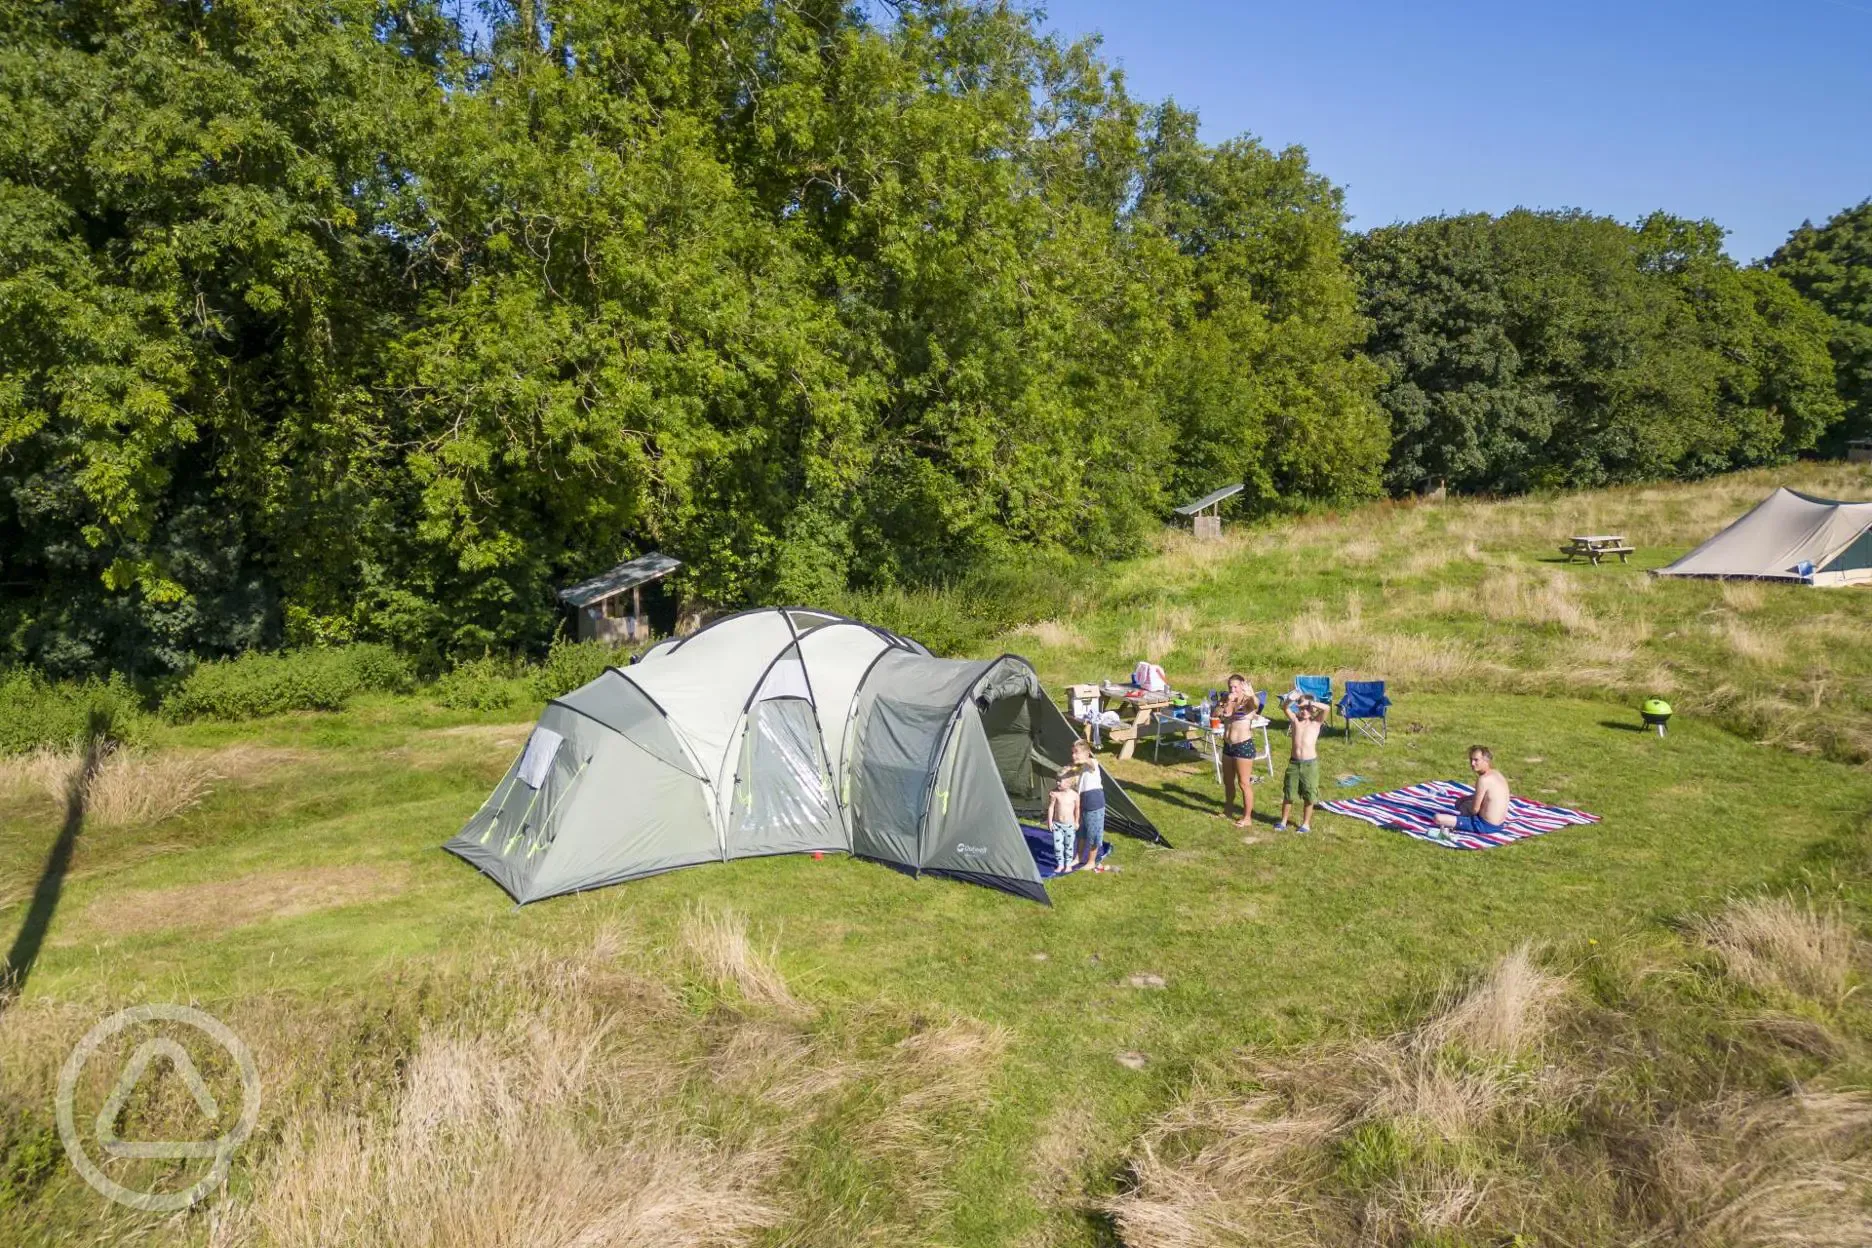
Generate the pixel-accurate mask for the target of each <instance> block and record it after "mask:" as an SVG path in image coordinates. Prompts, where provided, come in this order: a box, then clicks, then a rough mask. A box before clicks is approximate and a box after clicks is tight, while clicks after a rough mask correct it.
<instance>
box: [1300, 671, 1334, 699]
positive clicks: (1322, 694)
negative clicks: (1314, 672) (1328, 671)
mask: <svg viewBox="0 0 1872 1248" xmlns="http://www.w3.org/2000/svg"><path fill="white" fill-rule="evenodd" d="M1294 692H1295V693H1304V694H1307V695H1308V696H1309V697H1311V698H1312V699H1313V700H1314V701H1315V702H1324V703H1326V705H1328V706H1331V705H1332V677H1330V676H1296V677H1294Z"/></svg>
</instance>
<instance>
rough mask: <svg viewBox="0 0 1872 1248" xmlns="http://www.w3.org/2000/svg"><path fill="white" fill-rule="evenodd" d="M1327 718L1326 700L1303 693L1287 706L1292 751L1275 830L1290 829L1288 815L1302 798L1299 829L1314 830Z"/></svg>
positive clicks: (1298, 830) (1282, 788) (1283, 779)
mask: <svg viewBox="0 0 1872 1248" xmlns="http://www.w3.org/2000/svg"><path fill="white" fill-rule="evenodd" d="M1325 722H1326V704H1325V703H1324V702H1320V701H1318V700H1316V699H1314V698H1311V697H1308V696H1306V695H1305V694H1302V695H1301V696H1300V697H1299V698H1298V699H1296V700H1295V701H1294V702H1292V703H1291V704H1289V705H1288V707H1287V730H1288V732H1289V733H1291V734H1292V736H1293V754H1292V755H1291V756H1290V757H1289V758H1288V759H1287V774H1286V775H1285V776H1284V777H1282V780H1281V813H1280V822H1279V823H1276V824H1275V825H1274V830H1275V831H1276V832H1285V831H1286V830H1287V816H1288V815H1290V814H1292V813H1293V804H1294V800H1295V799H1296V798H1297V799H1299V802H1300V826H1299V827H1297V828H1295V829H1294V831H1296V832H1311V831H1312V830H1313V803H1315V802H1317V801H1319V737H1320V726H1321V725H1322V724H1324V723H1325Z"/></svg>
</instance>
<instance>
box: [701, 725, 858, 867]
mask: <svg viewBox="0 0 1872 1248" xmlns="http://www.w3.org/2000/svg"><path fill="white" fill-rule="evenodd" d="M742 742H743V744H742V748H741V767H740V769H739V771H738V772H737V774H736V776H735V804H734V810H735V818H734V821H733V823H732V824H731V826H730V828H729V832H728V844H727V854H726V856H727V857H729V858H751V857H756V856H758V855H761V854H797V853H810V852H811V851H813V850H815V849H833V850H838V849H844V848H845V847H846V843H847V842H846V839H845V828H844V825H843V823H842V822H841V820H840V819H839V816H838V811H837V809H836V808H835V804H834V802H833V798H832V776H831V773H830V771H828V770H827V768H826V761H825V752H824V751H825V747H824V745H823V743H822V742H821V740H820V737H819V726H818V724H817V723H816V722H814V719H813V708H812V703H811V702H808V701H807V700H806V699H804V698H790V697H789V698H766V699H763V700H762V701H759V702H756V703H755V704H754V706H753V709H752V710H751V711H750V712H749V714H748V728H747V732H746V733H745V734H744V735H743V737H742Z"/></svg>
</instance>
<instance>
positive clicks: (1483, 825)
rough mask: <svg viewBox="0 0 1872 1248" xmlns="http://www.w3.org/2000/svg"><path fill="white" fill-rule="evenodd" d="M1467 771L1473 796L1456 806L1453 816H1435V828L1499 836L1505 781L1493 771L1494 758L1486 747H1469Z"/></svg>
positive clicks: (1505, 814) (1504, 808) (1505, 808)
mask: <svg viewBox="0 0 1872 1248" xmlns="http://www.w3.org/2000/svg"><path fill="white" fill-rule="evenodd" d="M1469 770H1470V771H1473V772H1475V793H1474V794H1473V795H1471V796H1469V797H1465V798H1463V799H1462V801H1460V802H1457V803H1456V813H1455V814H1453V815H1438V816H1437V817H1436V821H1437V827H1439V828H1453V829H1455V830H1456V831H1458V832H1492V833H1500V832H1501V830H1502V823H1503V822H1504V821H1505V820H1506V819H1507V818H1508V777H1506V776H1504V775H1502V774H1501V772H1499V771H1496V770H1495V754H1494V752H1493V751H1491V750H1490V749H1489V748H1488V746H1486V745H1472V746H1470V747H1469Z"/></svg>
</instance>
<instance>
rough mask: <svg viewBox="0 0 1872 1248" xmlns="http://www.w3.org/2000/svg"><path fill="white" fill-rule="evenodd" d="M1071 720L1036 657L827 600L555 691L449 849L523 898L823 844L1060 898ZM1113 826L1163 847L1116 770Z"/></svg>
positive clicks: (722, 627) (723, 629)
mask: <svg viewBox="0 0 1872 1248" xmlns="http://www.w3.org/2000/svg"><path fill="white" fill-rule="evenodd" d="M1073 740H1074V734H1073V730H1072V728H1071V726H1070V725H1068V724H1067V722H1066V719H1065V717H1064V716H1062V715H1061V714H1060V712H1059V708H1057V707H1056V706H1054V705H1053V703H1052V702H1051V701H1050V700H1049V699H1048V698H1047V697H1046V695H1045V693H1044V692H1043V691H1042V689H1041V687H1040V681H1039V680H1038V678H1037V677H1036V676H1035V675H1034V671H1033V668H1031V667H1030V666H1028V664H1027V662H1026V660H1024V659H1020V658H1016V657H1014V656H1012V655H1003V656H1002V657H1001V658H998V659H989V660H981V661H974V660H957V659H938V658H933V657H931V655H930V654H929V652H928V651H927V650H925V649H924V648H923V647H922V646H920V645H918V644H917V643H916V642H914V641H911V640H909V639H908V638H905V637H900V636H897V635H896V634H894V633H890V632H886V631H885V630H883V629H880V628H873V627H871V626H869V625H866V624H861V623H859V622H857V621H855V620H849V619H846V618H844V617H842V616H837V615H831V614H828V613H825V612H819V611H806V610H760V611H749V612H744V613H743V614H740V615H735V616H730V617H728V618H727V619H724V620H718V621H717V622H715V623H714V624H711V625H710V626H709V627H707V628H705V629H703V630H701V631H700V632H698V633H696V634H694V635H693V636H690V637H687V638H683V639H680V640H672V641H667V642H664V643H662V644H661V645H658V646H656V647H654V648H653V649H651V650H650V651H649V652H647V653H646V654H645V655H644V657H643V658H642V660H641V661H639V662H637V663H635V664H633V665H631V666H630V667H628V668H610V669H608V670H607V671H606V672H605V673H604V674H603V675H602V676H600V677H598V679H596V680H594V681H592V682H591V683H590V684H588V685H585V686H584V687H583V688H580V689H577V690H574V691H573V692H571V693H569V694H567V695H565V696H564V697H562V698H555V699H554V700H553V701H552V702H550V703H549V704H547V707H546V710H545V713H544V714H542V715H541V716H540V721H539V724H538V726H537V727H535V728H534V730H533V733H532V735H531V736H530V737H529V738H528V740H527V743H526V747H525V749H524V750H522V752H521V754H520V757H519V758H518V759H516V760H515V762H514V764H513V766H512V767H511V768H509V769H508V772H507V775H506V776H505V777H504V778H503V779H502V780H501V782H500V784H499V785H498V786H496V788H495V790H494V792H493V793H492V794H491V795H490V796H489V798H488V800H487V801H486V803H484V804H483V805H482V807H481V809H480V810H479V811H477V812H476V813H475V816H474V818H472V819H470V820H469V821H468V823H467V826H465V827H463V828H462V830H461V831H460V832H459V833H457V834H456V835H455V837H454V838H453V839H452V840H450V841H449V842H448V844H447V846H446V848H447V849H448V850H449V851H450V852H452V853H454V854H457V855H459V856H460V857H462V858H464V859H466V860H467V861H468V862H470V863H473V864H474V865H475V866H476V867H479V868H480V869H481V870H482V871H484V872H486V873H487V874H488V875H490V876H492V877H493V878H494V880H495V882H496V883H498V884H499V885H500V886H501V887H502V888H504V889H506V890H507V892H508V893H509V894H510V895H511V896H512V897H513V898H514V900H515V901H518V902H521V903H525V902H529V901H538V900H540V899H541V898H544V897H552V896H556V895H558V894H560V893H571V892H579V891H582V890H584V889H589V888H600V887H602V886H604V885H606V884H616V883H619V882H621V881H624V880H632V879H637V878H639V877H640V876H646V875H654V874H656V873H658V872H661V871H673V870H675V869H677V868H678V867H687V866H693V865H695V864H697V863H703V862H725V861H727V860H728V859H731V858H752V857H758V856H761V855H765V854H795V853H810V852H814V851H832V852H840V853H851V854H856V855H858V856H859V857H862V858H870V859H874V860H876V861H878V862H881V863H885V864H887V865H889V866H893V867H897V868H900V869H902V870H904V871H908V872H911V873H913V874H921V873H923V872H929V873H931V874H936V875H947V876H956V877H959V878H962V879H967V880H974V881H976V882H978V883H981V884H987V885H991V886H993V887H996V888H1003V889H1007V890H1008V891H1010V892H1014V893H1019V894H1021V895H1022V896H1026V897H1032V898H1034V899H1035V900H1038V901H1045V900H1046V899H1047V895H1046V890H1045V888H1044V887H1043V886H1042V885H1041V882H1040V880H1041V877H1040V871H1039V868H1038V866H1037V864H1036V862H1035V860H1034V857H1033V855H1032V853H1031V852H1030V851H1029V849H1028V847H1027V840H1026V837H1025V836H1024V835H1023V833H1022V830H1021V817H1022V816H1023V815H1024V816H1026V817H1027V818H1028V819H1029V820H1030V821H1037V820H1038V819H1039V816H1040V812H1041V810H1042V807H1043V805H1044V803H1045V800H1046V792H1047V789H1048V788H1049V787H1050V785H1051V781H1052V777H1053V775H1054V774H1055V772H1056V771H1057V770H1058V768H1059V767H1061V766H1063V765H1064V764H1065V763H1066V762H1067V760H1068V759H1069V757H1070V755H1071V750H1072V743H1073ZM1104 783H1105V792H1106V803H1107V807H1106V808H1107V815H1106V821H1107V825H1108V826H1109V827H1111V828H1113V829H1114V830H1118V831H1124V832H1128V833H1130V834H1132V835H1136V836H1143V837H1147V838H1149V839H1152V840H1157V841H1161V840H1162V837H1161V836H1159V835H1158V833H1157V829H1156V828H1155V827H1153V826H1152V825H1151V823H1150V822H1149V821H1148V820H1147V819H1145V818H1144V816H1143V814H1142V813H1141V812H1140V811H1139V810H1138V808H1137V807H1136V805H1135V804H1133V803H1132V801H1131V799H1130V798H1129V797H1127V796H1126V795H1125V793H1124V791H1123V790H1122V789H1120V788H1119V787H1118V785H1117V784H1116V783H1114V782H1113V781H1112V779H1111V778H1110V777H1109V776H1107V777H1105V779H1104Z"/></svg>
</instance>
